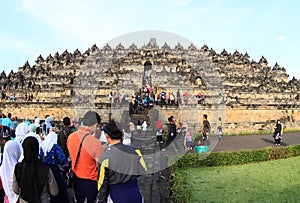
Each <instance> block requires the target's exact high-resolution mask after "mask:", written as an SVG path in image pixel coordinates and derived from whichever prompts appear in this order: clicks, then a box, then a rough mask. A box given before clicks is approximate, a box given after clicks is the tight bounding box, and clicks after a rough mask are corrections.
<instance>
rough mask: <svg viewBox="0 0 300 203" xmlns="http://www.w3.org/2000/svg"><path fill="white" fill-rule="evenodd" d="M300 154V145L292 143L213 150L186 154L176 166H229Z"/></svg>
mask: <svg viewBox="0 0 300 203" xmlns="http://www.w3.org/2000/svg"><path fill="white" fill-rule="evenodd" d="M205 155H206V156H205ZM299 155H300V145H290V146H287V147H268V148H262V149H253V150H241V151H233V152H211V153H208V154H199V155H194V154H186V155H184V156H182V157H181V158H180V159H179V160H178V161H177V162H176V164H175V167H179V168H183V167H199V166H229V165H238V164H247V163H253V162H261V161H269V160H276V159H284V158H289V157H294V156H299Z"/></svg>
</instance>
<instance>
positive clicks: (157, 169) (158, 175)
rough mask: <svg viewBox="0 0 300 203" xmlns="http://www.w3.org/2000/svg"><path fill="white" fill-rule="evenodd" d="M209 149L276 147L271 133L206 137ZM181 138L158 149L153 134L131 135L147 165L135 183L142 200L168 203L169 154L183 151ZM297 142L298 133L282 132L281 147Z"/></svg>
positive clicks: (298, 141)
mask: <svg viewBox="0 0 300 203" xmlns="http://www.w3.org/2000/svg"><path fill="white" fill-rule="evenodd" d="M210 142H211V144H210V146H211V149H210V151H213V152H217V151H236V150H244V149H245V150H246V149H254V148H265V147H278V146H275V145H274V140H273V137H272V135H249V136H245V135H244V136H226V137H223V138H222V140H221V141H218V139H217V138H216V137H210ZM182 143H183V137H180V136H177V139H176V140H175V141H174V142H173V143H172V144H170V145H169V146H168V147H167V148H166V150H165V151H163V150H162V149H163V148H165V147H166V146H165V145H164V144H162V145H161V144H157V143H156V142H155V136H151V135H145V136H141V137H137V136H135V137H134V138H133V140H132V145H133V146H136V147H139V148H140V149H141V150H142V152H143V154H144V158H145V161H146V163H147V165H148V169H149V173H148V174H146V175H144V176H141V177H139V186H140V189H141V192H142V193H143V196H144V200H145V203H159V202H163V203H165V202H166V203H168V202H170V201H169V195H170V194H169V190H168V187H169V186H170V181H169V180H168V178H169V177H170V174H169V170H168V167H169V166H170V165H172V162H170V158H169V157H172V156H173V155H176V154H177V155H182V154H184V153H185V152H184V149H183V146H182ZM294 144H300V132H298V133H285V134H284V135H283V139H282V146H288V145H294Z"/></svg>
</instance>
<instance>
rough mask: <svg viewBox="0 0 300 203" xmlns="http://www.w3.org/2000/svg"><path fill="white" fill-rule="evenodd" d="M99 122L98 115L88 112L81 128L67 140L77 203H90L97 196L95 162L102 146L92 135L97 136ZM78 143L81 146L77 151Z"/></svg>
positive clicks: (96, 166) (96, 167) (96, 164)
mask: <svg viewBox="0 0 300 203" xmlns="http://www.w3.org/2000/svg"><path fill="white" fill-rule="evenodd" d="M100 122H101V118H100V116H99V114H98V113H96V112H94V111H88V112H87V113H86V114H85V115H84V117H83V118H82V125H83V126H80V127H79V128H78V130H77V131H76V132H73V133H72V134H71V135H70V136H69V137H68V140H67V147H68V150H69V153H70V157H71V160H72V170H73V171H74V173H75V179H74V192H75V197H76V200H77V203H83V202H84V201H85V199H87V203H92V202H94V200H95V199H96V196H97V192H98V190H97V178H98V162H97V161H98V160H99V157H100V156H101V153H102V145H101V142H100V141H99V140H98V139H97V138H95V137H94V136H93V135H94V134H97V132H96V131H97V130H98V129H99V128H98V126H99V124H100ZM100 130H101V128H100ZM82 140H83V141H82ZM80 143H82V146H81V149H80V151H79V150H78V149H79V147H80ZM75 162H76V165H75Z"/></svg>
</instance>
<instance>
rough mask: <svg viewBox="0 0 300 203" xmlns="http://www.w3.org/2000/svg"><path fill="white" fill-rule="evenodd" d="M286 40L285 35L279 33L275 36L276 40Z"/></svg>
mask: <svg viewBox="0 0 300 203" xmlns="http://www.w3.org/2000/svg"><path fill="white" fill-rule="evenodd" d="M285 40H287V36H285V35H283V34H280V35H279V36H278V37H277V41H285Z"/></svg>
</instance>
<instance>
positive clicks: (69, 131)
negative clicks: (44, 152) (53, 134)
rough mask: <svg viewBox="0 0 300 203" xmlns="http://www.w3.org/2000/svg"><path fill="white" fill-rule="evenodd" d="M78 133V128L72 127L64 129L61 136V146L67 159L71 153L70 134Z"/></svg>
mask: <svg viewBox="0 0 300 203" xmlns="http://www.w3.org/2000/svg"><path fill="white" fill-rule="evenodd" d="M75 131H76V128H75V127H74V126H71V127H63V128H62V130H61V132H60V134H59V140H58V142H59V146H60V147H61V148H62V150H63V151H64V154H65V155H66V157H68V156H69V151H68V148H67V140H68V137H69V135H70V134H72V133H73V132H75Z"/></svg>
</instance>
